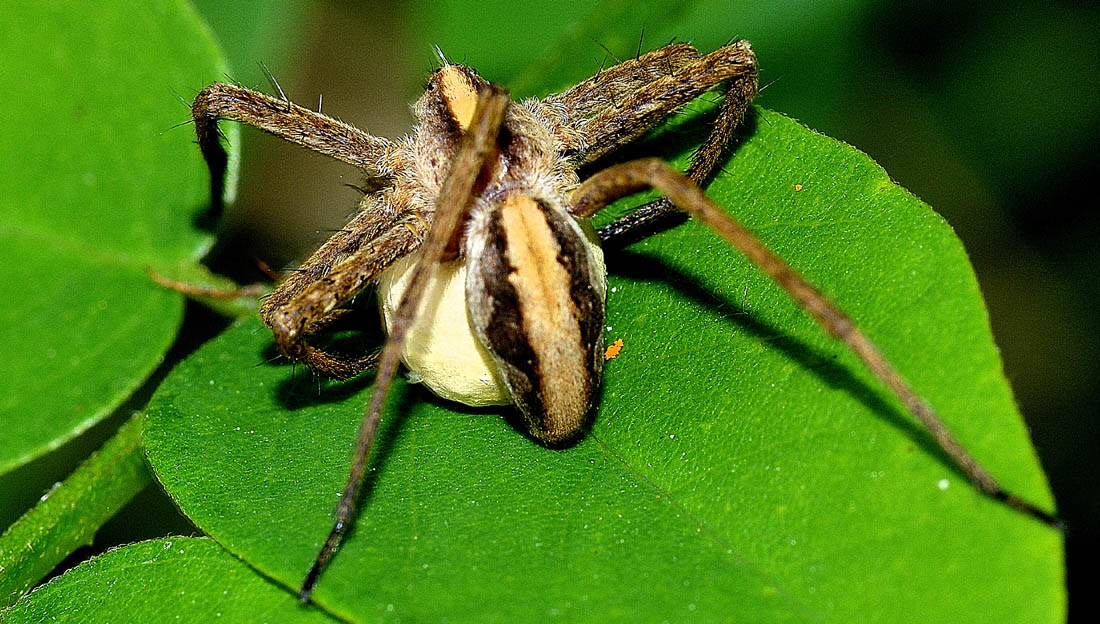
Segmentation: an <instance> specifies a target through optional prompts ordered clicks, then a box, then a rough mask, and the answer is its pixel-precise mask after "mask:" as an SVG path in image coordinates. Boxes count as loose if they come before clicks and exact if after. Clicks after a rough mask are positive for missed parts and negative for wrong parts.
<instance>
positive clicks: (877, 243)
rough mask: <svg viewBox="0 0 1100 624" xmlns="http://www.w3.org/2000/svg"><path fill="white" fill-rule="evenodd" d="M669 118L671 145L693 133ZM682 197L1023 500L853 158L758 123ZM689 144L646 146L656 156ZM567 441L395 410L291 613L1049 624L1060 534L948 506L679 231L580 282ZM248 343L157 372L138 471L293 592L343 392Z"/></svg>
mask: <svg viewBox="0 0 1100 624" xmlns="http://www.w3.org/2000/svg"><path fill="white" fill-rule="evenodd" d="M692 119H693V118H684V119H683V120H682V125H684V124H686V125H688V126H691V125H693V124H694V123H695V122H694V121H692ZM743 132H744V133H745V134H746V135H748V138H747V139H746V140H745V141H744V143H743V144H742V145H741V146H740V147H739V148H738V149H737V150H736V152H735V154H734V155H733V157H732V158H731V160H730V161H729V162H728V163H726V165H725V168H724V171H725V172H724V173H723V174H722V175H721V176H719V178H718V179H717V180H715V182H714V183H713V184H712V185H711V187H710V192H711V194H712V195H713V196H714V197H715V198H716V199H717V200H718V202H719V203H720V204H721V205H723V206H725V207H726V208H727V209H728V210H729V211H730V212H731V213H734V214H736V215H737V216H738V217H740V218H742V219H743V220H744V221H745V222H746V223H747V224H748V225H749V226H750V227H751V228H752V229H754V230H755V231H756V232H758V233H759V235H760V236H761V237H762V238H763V239H764V240H765V241H766V242H767V243H768V244H770V245H771V246H772V247H773V248H774V249H775V250H777V251H778V252H779V253H780V254H782V255H783V256H785V257H786V258H787V259H788V260H789V261H790V262H791V263H792V264H793V265H794V266H796V267H797V268H798V269H799V270H801V271H803V272H804V273H805V274H806V275H807V276H808V277H810V278H811V279H812V280H813V281H815V282H816V283H818V284H819V285H820V286H821V287H822V288H823V289H824V290H825V291H826V292H827V293H830V294H831V295H833V296H834V297H835V299H836V300H837V302H838V303H839V304H840V305H841V306H842V307H844V308H845V309H847V310H848V311H849V312H851V314H852V315H853V317H854V318H855V319H857V321H858V322H859V323H860V324H861V325H862V326H863V327H864V329H865V330H866V331H867V332H868V333H869V334H870V336H871V337H872V338H873V339H874V340H876V341H877V342H878V344H879V345H880V346H881V347H882V349H883V350H884V351H885V353H886V354H887V355H888V356H889V357H890V358H891V359H892V360H893V361H894V362H895V363H896V364H897V365H898V367H899V368H900V370H901V371H902V373H903V374H904V375H905V376H906V377H908V378H909V379H910V380H911V381H912V382H913V384H914V386H915V387H916V388H917V389H918V390H919V391H920V392H921V393H922V394H923V395H924V396H925V397H927V398H928V399H929V400H930V401H931V402H932V403H933V404H934V405H936V406H937V407H938V408H939V409H940V411H941V412H942V414H943V415H944V418H945V419H946V420H947V421H948V423H949V424H950V425H951V426H952V428H953V429H954V430H955V431H956V433H957V434H958V436H959V438H960V439H961V440H962V442H963V443H964V445H965V446H967V447H968V448H969V449H970V450H971V451H973V453H974V454H975V455H976V456H977V457H978V458H979V459H980V461H982V462H983V463H984V464H985V465H986V466H987V467H988V468H990V470H991V471H992V472H993V473H994V474H995V475H997V476H998V478H1000V479H1001V480H1002V481H1003V483H1004V484H1005V485H1006V486H1007V487H1008V488H1010V489H1011V490H1013V491H1015V492H1018V493H1020V494H1022V495H1024V496H1026V497H1028V498H1031V499H1033V500H1036V501H1037V502H1039V503H1040V504H1043V505H1047V506H1049V505H1050V504H1051V499H1050V495H1049V492H1048V490H1047V488H1046V484H1045V482H1044V478H1043V475H1042V473H1041V472H1040V470H1039V467H1038V465H1037V462H1036V460H1035V457H1034V454H1033V451H1032V449H1031V447H1030V444H1029V442H1028V438H1027V432H1026V431H1025V429H1024V426H1023V424H1022V422H1021V420H1020V417H1019V414H1018V413H1017V410H1016V408H1015V405H1014V403H1013V400H1012V396H1011V392H1010V390H1009V388H1008V385H1007V383H1006V381H1005V379H1004V377H1003V375H1002V372H1001V367H1000V362H999V360H998V357H997V351H996V347H995V346H994V344H993V342H992V339H991V336H990V332H989V326H988V319H987V316H986V313H985V309H984V306H983V304H982V301H981V296H980V293H979V290H978V286H977V284H976V282H975V280H974V276H973V273H972V271H971V269H970V267H969V264H968V263H967V260H966V255H965V252H964V251H963V249H962V248H961V245H960V244H959V242H958V241H957V239H955V237H954V236H953V234H952V232H951V230H950V228H949V227H948V226H947V225H946V224H945V223H944V222H943V221H942V219H940V218H939V217H938V216H936V215H935V214H934V213H933V212H932V211H931V210H930V209H929V208H928V207H927V206H926V205H924V204H922V203H921V202H920V201H919V200H917V199H916V198H914V197H913V196H912V195H910V194H909V193H908V192H906V191H905V190H904V189H901V188H899V187H897V186H895V185H894V184H893V183H892V182H891V181H890V180H889V178H888V177H887V175H886V173H885V172H884V171H882V170H881V169H880V168H879V167H878V166H876V165H875V164H874V163H873V162H871V161H870V160H869V159H868V158H867V157H865V156H864V155H863V154H861V153H859V152H858V151H856V150H854V149H852V148H850V147H848V146H845V145H843V144H840V143H838V142H836V141H834V140H832V139H829V138H827V137H824V136H821V135H818V134H815V133H813V132H811V131H809V130H807V129H806V128H804V127H802V126H800V125H798V124H797V123H795V122H792V121H791V120H789V119H787V118H785V117H783V116H781V115H778V114H775V113H770V112H766V111H759V112H758V113H757V114H756V115H754V116H753V118H752V120H751V122H750V124H749V125H748V127H747V128H745V129H744V131H743ZM691 142H692V139H690V137H689V136H688V135H681V134H680V129H679V128H673V129H671V130H669V131H668V132H666V133H665V135H664V136H661V137H658V138H657V139H656V143H657V145H659V146H661V149H662V150H666V151H667V150H671V151H673V152H675V151H677V150H678V149H682V148H685V147H686V146H687V145H690V144H691ZM609 269H610V272H611V274H612V277H611V292H610V295H609V303H608V306H609V312H608V314H609V316H608V323H607V324H608V331H607V336H608V339H609V341H611V340H615V339H617V338H621V339H623V340H624V342H625V348H624V349H623V351H622V354H621V355H620V356H619V357H618V358H617V359H615V360H613V361H611V362H610V363H609V365H608V367H607V372H606V375H605V384H604V392H603V398H602V401H601V403H600V408H599V410H598V413H597V414H596V415H595V420H594V423H593V426H592V430H591V432H590V434H589V435H588V436H587V437H586V438H585V439H584V440H583V441H581V442H580V443H579V444H577V445H576V446H574V447H571V448H569V449H566V450H549V449H546V448H543V447H540V446H537V445H536V444H534V443H532V442H531V441H529V440H528V439H526V438H524V437H523V436H521V435H519V434H517V433H516V432H515V431H514V430H513V427H512V426H511V425H510V424H509V423H508V421H507V420H505V419H504V418H501V417H499V416H498V414H499V415H501V416H507V415H508V412H507V410H472V409H466V408H460V407H455V406H453V405H450V404H447V403H444V402H443V401H441V400H438V399H436V398H434V397H432V396H431V395H430V394H429V393H428V392H427V391H425V390H424V389H422V388H420V387H417V386H408V385H404V384H399V385H398V387H397V389H396V391H395V393H394V398H393V400H392V401H391V404H390V406H389V408H388V411H387V418H386V421H385V424H384V425H383V430H382V432H381V434H380V440H381V442H380V444H379V450H378V452H377V453H376V455H375V458H374V461H373V465H374V468H375V472H373V473H372V475H371V477H370V479H369V485H370V490H369V494H368V495H367V496H365V497H364V500H363V503H362V507H361V509H362V511H361V514H362V515H361V519H360V522H359V524H358V525H357V528H356V530H355V532H354V533H353V535H352V537H351V538H350V539H349V540H348V542H347V543H346V545H345V547H344V549H343V550H342V551H341V552H340V554H339V555H338V556H337V558H336V559H335V561H334V562H333V564H332V566H331V568H330V570H329V571H328V572H327V573H326V575H325V576H324V577H323V579H322V581H321V583H320V585H319V587H318V590H317V593H316V594H315V599H316V600H317V601H318V603H319V604H321V605H323V606H325V607H326V608H328V609H330V610H332V611H333V612H335V613H338V614H340V615H343V616H345V617H348V618H349V619H353V620H355V621H375V620H377V619H410V620H423V619H428V618H433V619H436V618H443V617H448V618H453V619H458V620H484V619H500V620H505V621H517V620H518V621H529V620H532V619H536V618H537V619H545V618H548V617H550V616H552V615H561V616H564V617H566V618H567V619H570V620H601V621H602V620H632V621H633V620H639V619H641V620H644V621H654V620H661V619H667V620H671V621H683V620H691V619H695V620H702V621H706V620H709V621H714V620H744V621H760V620H783V619H808V620H816V619H821V620H829V621H868V620H877V621H886V622H895V621H914V620H919V621H959V620H980V621H1026V622H1035V621H1060V620H1061V619H1062V618H1063V617H1064V600H1065V597H1064V594H1063V590H1062V580H1063V579H1062V554H1061V552H1062V551H1061V537H1060V535H1058V534H1056V533H1055V532H1053V531H1051V530H1050V529H1048V528H1046V527H1044V526H1042V525H1040V524H1039V523H1037V522H1035V521H1033V520H1031V519H1029V518H1027V517H1024V516H1023V515H1021V514H1019V513H1016V512H1014V511H1012V510H1010V509H1008V508H1006V507H1004V506H1002V505H1000V504H998V503H995V502H993V501H991V500H989V499H987V498H985V497H983V496H981V495H980V494H978V493H977V492H976V491H975V489H974V488H973V487H971V486H970V485H969V484H968V483H967V482H966V481H965V480H964V479H963V478H962V477H961V476H960V474H959V473H958V471H957V470H955V469H954V468H952V467H951V465H950V464H949V463H948V461H947V460H946V459H945V458H944V457H943V456H942V454H941V453H940V452H939V451H937V450H936V448H935V446H934V444H933V442H932V441H931V438H930V437H929V436H928V435H927V434H926V433H924V432H923V431H921V430H920V429H919V427H917V426H916V425H914V424H913V423H912V421H911V419H910V418H909V417H908V416H907V415H906V414H905V413H904V412H903V411H902V410H901V409H900V407H899V406H898V405H897V404H896V402H895V401H894V400H893V399H892V398H891V397H890V396H889V395H888V394H887V393H885V392H884V391H883V390H882V389H881V388H880V387H879V385H878V384H877V383H875V382H874V381H873V380H872V379H871V378H870V376H869V375H868V374H867V373H866V372H865V371H863V370H862V369H861V368H860V366H859V365H858V364H857V362H856V360H855V358H854V357H853V356H852V355H851V354H849V353H847V352H845V351H844V349H843V348H842V347H840V346H838V345H837V344H835V343H833V342H831V341H830V340H829V339H827V338H826V337H825V336H824V335H823V334H822V333H821V332H820V330H819V329H818V328H817V327H816V326H814V325H813V323H812V322H811V321H810V320H809V319H808V318H807V317H806V315H805V314H804V313H802V312H801V311H800V310H798V309H797V308H796V307H795V306H794V305H793V304H792V303H791V302H790V301H788V299H787V298H786V296H785V295H784V294H783V293H782V292H781V291H780V290H779V289H778V288H777V287H775V286H773V285H771V284H770V283H769V282H767V280H766V279H765V278H763V277H761V276H760V275H759V274H758V273H757V272H756V271H754V270H753V269H752V268H751V267H750V266H748V265H747V264H746V262H745V261H744V260H743V259H741V258H740V257H739V256H738V254H737V253H735V252H734V251H732V250H730V249H728V248H727V247H726V246H725V245H724V244H723V243H721V242H720V241H719V240H718V239H717V238H716V237H715V236H713V235H712V234H711V233H709V232H707V231H706V230H705V229H704V228H702V227H701V226H699V225H698V224H695V223H689V224H687V225H684V226H681V227H678V228H676V229H673V230H671V231H669V232H666V233H664V234H661V235H658V236H655V237H653V238H650V239H647V240H645V241H642V242H640V243H638V244H636V245H634V246H633V247H631V248H629V249H627V250H625V251H621V252H617V253H612V254H611V255H609ZM271 344H272V342H271V339H270V336H269V335H268V334H267V332H266V331H265V330H264V329H263V328H262V326H261V325H260V324H259V323H258V322H255V321H251V322H247V323H245V324H243V325H240V326H238V327H236V328H234V329H233V330H231V331H229V332H227V333H226V334H225V335H223V336H222V337H220V338H218V339H217V340H215V341H213V342H212V343H210V344H209V345H207V346H206V347H204V348H203V349H202V350H200V351H199V352H197V353H196V354H195V355H194V356H192V357H191V358H189V359H188V360H187V361H185V362H184V363H183V364H182V365H181V366H180V367H179V368H178V369H177V370H176V371H175V372H174V373H173V375H172V376H171V377H170V378H169V379H168V380H167V381H166V382H165V384H164V385H163V386H162V387H161V388H160V390H159V391H158V394H157V396H156V397H155V398H154V400H153V402H152V404H151V405H150V408H149V410H150V413H149V420H148V423H147V431H146V436H147V450H148V455H149V458H150V460H151V462H152V464H153V467H154V470H155V472H156V474H157V476H158V478H159V479H160V480H161V482H162V483H163V484H164V486H165V487H166V488H167V490H168V491H169V493H170V494H171V495H172V496H173V497H174V498H175V500H176V501H177V502H178V504H179V505H180V507H181V509H182V510H183V511H184V512H185V513H186V514H187V515H188V516H189V517H190V518H191V519H192V520H194V521H195V522H196V524H198V525H199V526H200V527H201V528H202V529H203V530H205V531H207V532H208V533H209V534H210V535H211V536H213V537H214V538H215V539H217V540H218V541H219V542H220V543H222V544H223V545H224V546H225V547H226V548H228V549H229V550H230V551H232V552H234V553H235V554H237V555H239V556H241V557H242V558H243V559H245V560H246V561H248V562H249V563H250V564H251V565H253V566H255V567H256V568H257V569H259V570H260V571H261V572H263V573H264V574H266V575H269V576H271V577H272V578H275V579H277V580H279V581H281V582H283V583H285V584H286V585H287V586H289V587H295V586H297V585H298V584H299V583H300V582H301V580H302V577H303V576H304V574H305V571H306V569H307V568H308V567H309V563H310V561H311V559H312V557H313V556H314V555H315V554H316V551H317V549H318V547H319V545H320V542H321V540H323V538H324V536H325V535H326V534H327V531H328V528H329V523H330V522H331V512H332V509H333V507H334V505H335V502H336V499H337V497H338V494H339V491H340V489H341V486H342V483H343V480H344V478H345V475H346V472H347V466H348V461H349V453H350V444H351V442H352V440H353V439H354V432H355V429H356V427H357V426H358V422H359V418H360V416H361V412H362V407H363V405H364V403H365V401H366V396H367V389H368V386H369V378H366V379H359V380H354V381H350V382H345V383H342V384H337V383H331V382H322V381H317V380H314V379H312V378H310V377H309V376H308V374H304V373H302V372H301V371H299V373H298V376H297V378H295V377H294V373H293V368H292V367H291V366H290V365H287V364H284V363H279V362H272V361H271V357H272V354H273V351H272V347H271Z"/></svg>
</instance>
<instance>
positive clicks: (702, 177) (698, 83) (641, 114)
mask: <svg viewBox="0 0 1100 624" xmlns="http://www.w3.org/2000/svg"><path fill="white" fill-rule="evenodd" d="M758 75H759V72H758V67H757V61H756V54H755V53H754V52H753V51H752V46H750V45H749V42H747V41H735V42H733V43H731V44H729V45H726V46H723V47H721V48H719V49H717V50H715V51H714V52H711V53H710V54H706V55H700V54H699V53H698V52H697V51H696V50H695V48H693V47H691V46H689V45H687V44H672V45H668V46H665V47H663V48H658V49H657V50H654V51H652V52H649V53H647V54H644V55H642V56H640V57H638V58H637V59H632V60H629V61H625V62H623V63H620V64H619V65H616V66H614V67H612V68H610V69H608V70H606V71H604V72H601V73H600V74H598V75H597V76H595V77H593V78H591V79H589V80H587V81H585V82H583V83H581V84H579V85H577V86H576V87H574V88H572V89H570V90H568V91H566V92H564V93H562V94H560V95H557V96H552V97H551V101H558V102H561V103H563V104H565V105H566V107H567V108H570V107H572V108H571V110H573V109H575V110H576V111H578V112H579V113H580V115H581V116H583V118H579V119H574V123H576V124H577V127H578V129H579V131H580V137H581V143H582V145H583V146H584V151H583V153H582V154H581V157H580V159H579V162H578V164H582V165H583V164H588V163H591V162H593V161H595V160H597V159H599V158H601V157H603V156H605V155H607V154H610V153H611V152H614V151H615V150H618V149H620V148H621V147H623V146H625V145H627V144H629V143H631V142H633V141H635V140H637V139H639V138H640V137H641V136H642V135H644V134H645V133H646V132H648V131H649V130H651V129H653V128H654V127H655V126H656V125H657V124H659V123H660V122H661V121H663V120H665V119H667V118H668V117H669V116H670V115H672V114H673V113H674V112H676V111H677V110H679V109H680V108H682V107H683V106H685V105H686V104H687V103H688V102H690V101H692V100H694V99H695V98H697V97H699V96H700V95H702V94H703V93H706V92H707V91H709V90H710V89H713V88H714V87H715V86H717V85H719V84H722V83H725V84H726V86H725V89H724V92H723V99H722V104H721V105H720V107H719V109H718V115H717V117H716V118H715V120H714V124H713V125H712V127H711V131H710V133H709V134H708V136H707V138H706V140H705V141H703V143H702V144H701V145H700V146H699V147H698V148H697V149H696V150H695V153H694V154H692V157H691V164H690V165H689V166H688V170H687V177H688V178H689V179H690V180H691V181H692V182H694V183H695V184H697V185H700V186H701V185H704V184H705V183H706V181H707V180H708V179H709V178H710V176H711V174H712V173H714V169H715V168H716V167H717V166H718V161H719V160H720V159H721V157H722V154H723V153H724V152H725V150H726V147H727V145H728V144H729V142H730V139H731V138H732V137H733V132H734V130H735V129H736V128H737V126H738V125H739V124H740V123H741V120H742V119H743V118H744V116H745V112H746V111H747V110H748V107H749V104H750V103H751V102H752V100H753V98H754V97H756V92H757V80H758ZM676 212H678V211H677V210H676V208H674V207H673V206H672V204H671V203H669V202H668V200H665V199H660V200H657V201H654V202H651V203H649V204H646V205H645V206H642V207H641V208H639V209H638V210H636V211H635V212H633V213H631V214H630V215H627V216H626V217H623V218H622V219H619V220H618V221H615V222H614V223H611V224H610V225H607V226H605V227H604V228H602V229H600V239H601V240H602V241H603V242H605V243H607V242H610V241H613V240H616V239H621V238H626V237H628V236H629V235H630V233H631V232H636V231H639V230H644V229H647V228H649V227H650V226H651V225H652V224H654V223H657V222H659V221H661V220H662V219H664V218H665V217H666V216H667V215H669V214H671V213H676Z"/></svg>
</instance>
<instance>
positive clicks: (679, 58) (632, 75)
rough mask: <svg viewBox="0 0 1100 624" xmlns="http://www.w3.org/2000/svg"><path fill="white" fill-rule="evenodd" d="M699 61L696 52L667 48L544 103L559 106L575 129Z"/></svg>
mask: <svg viewBox="0 0 1100 624" xmlns="http://www.w3.org/2000/svg"><path fill="white" fill-rule="evenodd" d="M699 57H700V54H699V51H698V50H696V49H695V48H694V47H692V46H690V45H688V44H686V43H674V44H670V45H667V46H664V47H660V48H657V49H656V50H651V51H649V52H646V53H645V54H643V55H641V56H639V57H637V58H632V59H629V60H626V61H623V62H622V63H618V64H616V65H613V66H611V67H608V68H606V69H602V70H600V71H599V73H597V74H596V75H595V76H592V77H591V78H589V79H588V80H585V81H584V82H580V83H578V84H576V85H574V86H572V87H570V88H569V89H568V90H566V91H563V92H561V93H558V94H555V95H551V96H549V97H547V98H546V101H547V102H548V103H553V104H560V105H561V106H562V108H563V110H564V111H565V112H566V113H567V115H568V123H570V124H571V125H575V126H579V125H580V124H582V123H583V122H584V120H585V119H587V118H589V117H592V116H593V115H596V114H597V113H599V112H601V111H603V110H607V109H610V108H613V107H615V106H616V102H617V101H618V100H619V99H621V98H622V97H625V96H627V95H629V94H630V93H631V92H634V91H637V90H638V89H639V88H641V87H643V86H645V85H647V84H650V83H652V82H653V81H655V80H659V79H660V78H662V77H664V76H669V75H672V74H673V73H675V72H676V71H677V70H678V69H680V68H681V67H683V66H684V65H686V64H688V63H690V62H691V61H694V60H697V59H698V58H699Z"/></svg>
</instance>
